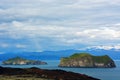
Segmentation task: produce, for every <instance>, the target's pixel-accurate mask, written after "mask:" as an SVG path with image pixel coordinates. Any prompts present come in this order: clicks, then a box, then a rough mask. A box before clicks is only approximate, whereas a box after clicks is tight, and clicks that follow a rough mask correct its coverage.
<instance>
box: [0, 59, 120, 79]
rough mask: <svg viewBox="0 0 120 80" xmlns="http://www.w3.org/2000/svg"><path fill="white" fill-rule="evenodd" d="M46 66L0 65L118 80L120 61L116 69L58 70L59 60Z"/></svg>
mask: <svg viewBox="0 0 120 80" xmlns="http://www.w3.org/2000/svg"><path fill="white" fill-rule="evenodd" d="M45 62H47V63H48V65H2V64H0V66H4V67H17V68H29V67H38V68H42V69H62V70H66V71H72V72H76V73H82V74H87V75H89V76H92V77H96V78H99V79H101V80H120V61H115V63H116V65H117V67H116V68H60V67H58V64H59V62H60V61H59V60H54V61H45Z"/></svg>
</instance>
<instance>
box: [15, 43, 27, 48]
mask: <svg viewBox="0 0 120 80" xmlns="http://www.w3.org/2000/svg"><path fill="white" fill-rule="evenodd" d="M15 46H16V48H26V45H23V44H16V45H15Z"/></svg>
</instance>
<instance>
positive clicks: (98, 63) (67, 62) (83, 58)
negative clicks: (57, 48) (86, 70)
mask: <svg viewBox="0 0 120 80" xmlns="http://www.w3.org/2000/svg"><path fill="white" fill-rule="evenodd" d="M59 67H91V68H92V67H93V68H94V67H95V68H97V67H98V68H112V67H116V66H115V63H114V61H113V60H112V59H111V58H110V57H109V56H107V55H104V56H93V55H90V54H88V53H81V54H77V53H76V54H74V55H72V56H70V57H66V58H61V61H60V64H59Z"/></svg>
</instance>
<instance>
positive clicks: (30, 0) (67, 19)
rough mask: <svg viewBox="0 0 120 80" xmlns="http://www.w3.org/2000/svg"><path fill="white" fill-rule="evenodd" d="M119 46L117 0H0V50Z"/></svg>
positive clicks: (33, 50)
mask: <svg viewBox="0 0 120 80" xmlns="http://www.w3.org/2000/svg"><path fill="white" fill-rule="evenodd" d="M93 47H94V48H100V49H112V48H115V49H120V0H114V1H113V0H69V1H68V0H0V52H4V51H32V52H36V51H37V52H39V51H49V50H52V51H54V50H66V49H86V48H93Z"/></svg>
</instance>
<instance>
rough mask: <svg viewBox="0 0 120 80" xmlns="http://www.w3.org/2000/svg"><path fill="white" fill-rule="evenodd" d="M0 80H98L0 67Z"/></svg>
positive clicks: (63, 73) (85, 76) (38, 70)
mask: <svg viewBox="0 0 120 80" xmlns="http://www.w3.org/2000/svg"><path fill="white" fill-rule="evenodd" d="M0 80H100V79H97V78H94V77H91V76H88V75H85V74H80V73H74V72H70V71H64V70H58V69H57V70H48V69H39V68H36V67H31V68H11V67H1V66H0Z"/></svg>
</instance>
